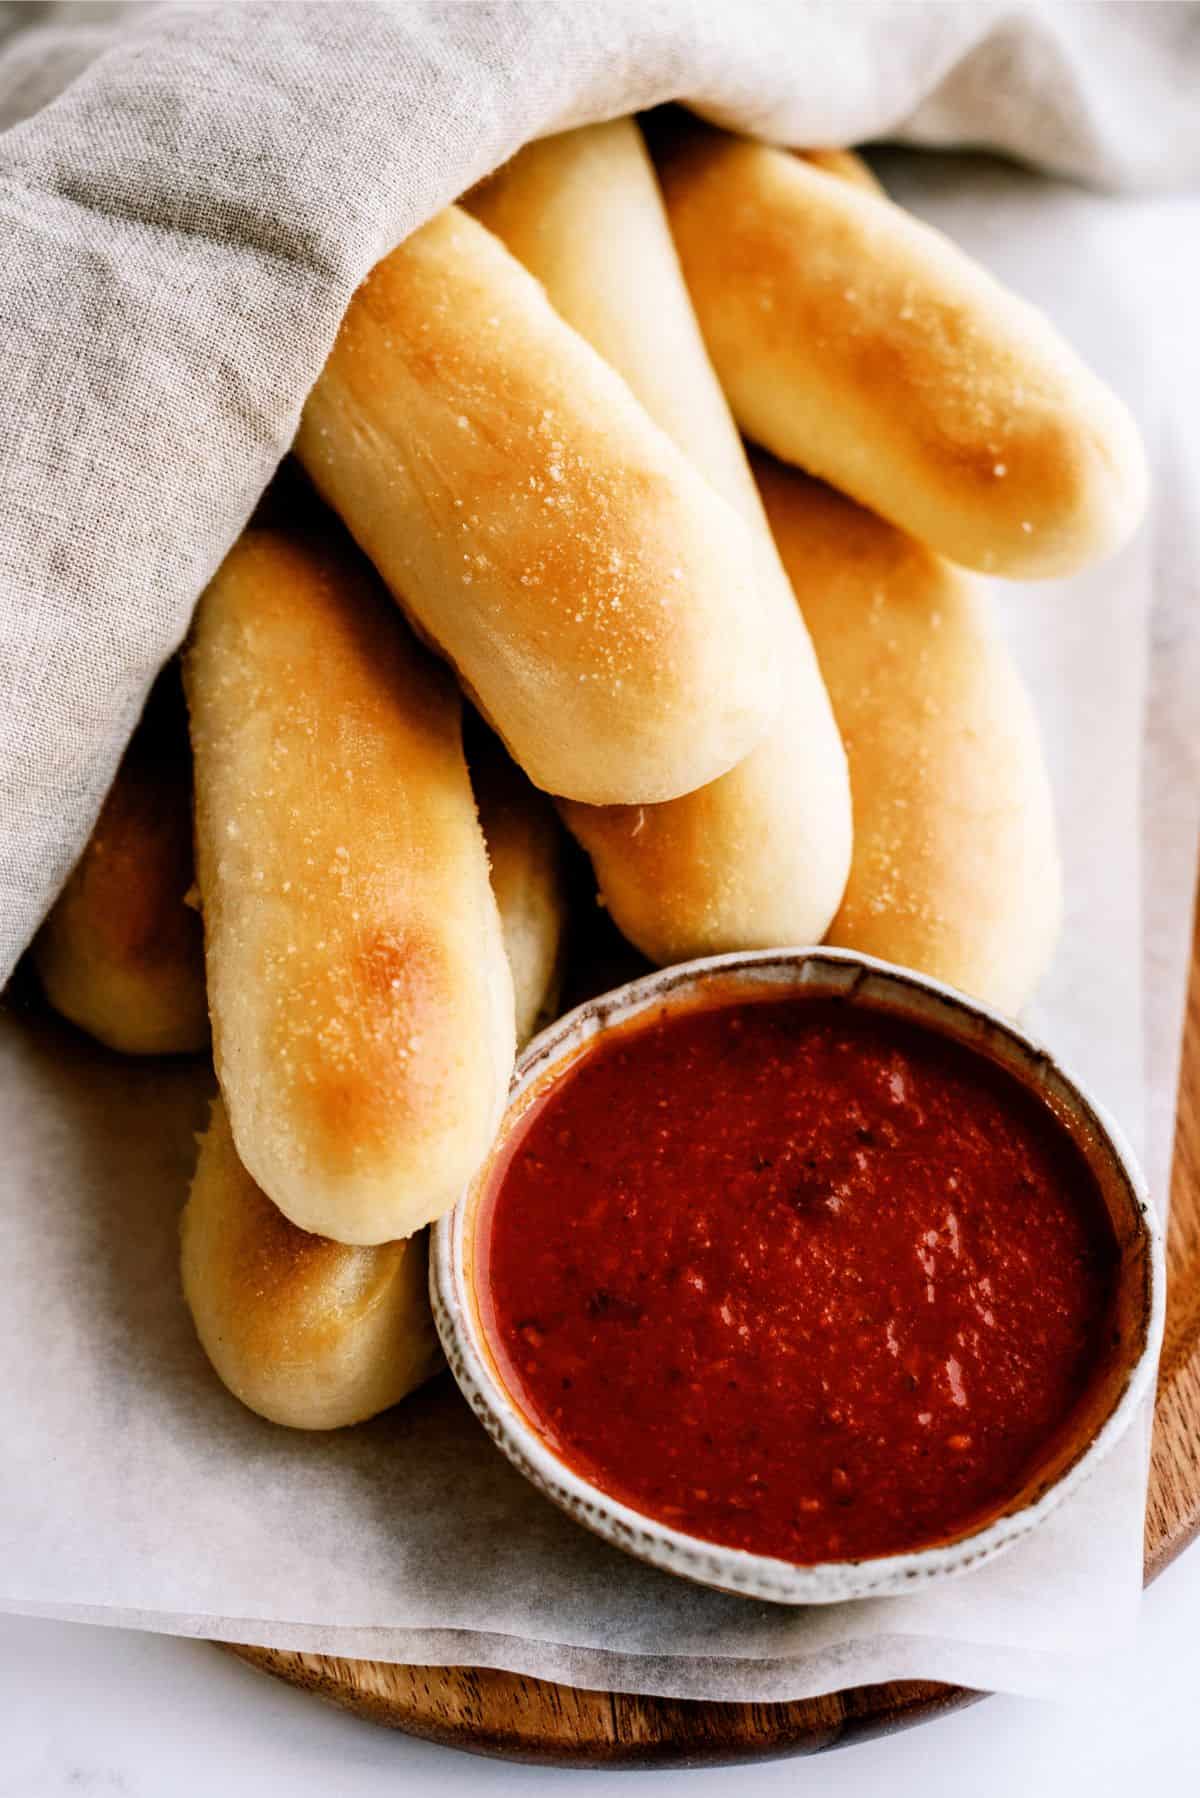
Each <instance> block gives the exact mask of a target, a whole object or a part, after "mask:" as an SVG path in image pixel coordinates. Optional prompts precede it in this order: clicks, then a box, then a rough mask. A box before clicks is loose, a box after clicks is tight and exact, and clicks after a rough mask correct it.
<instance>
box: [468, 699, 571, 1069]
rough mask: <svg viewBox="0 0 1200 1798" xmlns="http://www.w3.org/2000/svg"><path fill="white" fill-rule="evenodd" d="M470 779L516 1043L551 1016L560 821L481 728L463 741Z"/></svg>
mask: <svg viewBox="0 0 1200 1798" xmlns="http://www.w3.org/2000/svg"><path fill="white" fill-rule="evenodd" d="M468 761H469V764H470V769H471V785H472V787H473V788H474V790H475V801H476V804H477V805H478V807H479V822H480V824H481V825H482V826H483V839H484V842H485V843H486V844H487V852H488V860H489V861H490V862H491V869H492V891H493V893H494V894H495V895H496V905H497V908H498V909H499V912H500V928H501V930H502V932H503V935H504V953H505V955H506V956H507V957H508V965H509V968H510V969H511V971H512V980H513V996H514V999H515V1001H516V1021H517V1044H518V1047H519V1046H520V1045H521V1044H523V1043H525V1042H527V1041H528V1039H529V1038H530V1037H531V1036H533V1035H534V1033H535V1032H536V1031H537V1030H540V1029H541V1027H542V1025H543V1024H548V1023H549V1022H550V1019H551V1018H552V1017H553V1016H554V1011H555V1007H556V1005H557V1002H558V992H559V987H560V985H561V982H562V972H563V961H564V959H565V953H566V929H567V895H566V884H565V879H564V873H563V859H562V853H561V845H560V840H559V839H560V836H561V826H560V825H559V822H558V820H557V818H556V817H555V815H554V807H553V806H552V805H551V803H550V801H549V800H548V799H547V798H546V796H545V794H544V793H539V792H538V790H537V788H536V787H534V786H532V785H531V784H530V782H529V781H528V780H527V779H526V778H525V776H524V775H523V774H522V773H521V770H520V769H519V768H518V767H517V766H516V765H515V763H513V762H512V761H510V760H509V758H508V756H507V755H506V754H505V752H504V750H503V749H502V748H501V747H500V744H499V743H498V742H497V740H496V738H495V737H494V736H492V734H491V732H490V731H488V732H484V730H483V729H482V728H480V730H479V731H478V736H477V739H476V738H472V740H471V741H470V744H469V750H468Z"/></svg>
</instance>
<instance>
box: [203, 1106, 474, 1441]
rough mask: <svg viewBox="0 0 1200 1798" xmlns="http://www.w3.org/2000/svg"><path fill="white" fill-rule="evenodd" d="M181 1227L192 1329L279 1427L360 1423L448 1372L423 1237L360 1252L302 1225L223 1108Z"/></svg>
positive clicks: (220, 1368) (225, 1373)
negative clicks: (278, 1202)
mask: <svg viewBox="0 0 1200 1798" xmlns="http://www.w3.org/2000/svg"><path fill="white" fill-rule="evenodd" d="M180 1228H181V1257H180V1266H181V1270H182V1275H183V1290H184V1296H185V1297H186V1299H187V1302H188V1306H189V1308H190V1310H191V1313H192V1318H193V1320H194V1322H195V1325H196V1334H197V1335H198V1336H199V1338H200V1341H201V1343H202V1344H203V1346H204V1349H205V1352H206V1354H207V1355H208V1358H209V1360H210V1361H211V1362H212V1364H213V1367H214V1368H215V1369H216V1371H217V1373H218V1374H219V1375H220V1377H221V1379H222V1380H223V1381H224V1382H225V1384H226V1386H228V1388H229V1390H230V1391H231V1392H232V1393H233V1394H234V1395H235V1396H236V1397H237V1398H240V1399H241V1401H242V1403H243V1404H245V1405H249V1407H250V1409H251V1410H252V1411H257V1412H258V1413H259V1414H260V1416H262V1417H268V1418H270V1419H271V1421H272V1422H273V1423H283V1424H290V1425H291V1426H292V1428H293V1429H300V1430H332V1429H337V1428H339V1427H340V1426H341V1425H343V1424H350V1423H359V1422H361V1421H362V1419H363V1418H366V1417H373V1416H374V1415H375V1413H376V1412H377V1411H385V1410H386V1409H387V1408H388V1406H389V1405H394V1404H397V1403H398V1402H399V1400H400V1399H402V1398H404V1397H405V1395H406V1394H407V1393H409V1392H411V1391H412V1390H413V1388H414V1387H416V1386H419V1385H420V1384H421V1382H422V1381H423V1380H427V1379H428V1378H429V1377H430V1375H431V1374H434V1373H436V1372H437V1370H438V1369H439V1367H441V1365H442V1356H441V1350H440V1348H439V1346H438V1339H437V1332H436V1330H435V1329H434V1325H433V1317H432V1315H431V1313H430V1309H429V1290H428V1274H427V1263H426V1233H425V1232H424V1231H421V1232H419V1234H417V1235H416V1236H410V1237H409V1238H408V1239H407V1241H402V1242H388V1243H384V1244H382V1245H381V1246H380V1247H377V1248H353V1247H349V1246H348V1245H346V1244H344V1243H340V1242H330V1241H329V1240H328V1239H327V1238H326V1237H324V1236H310V1235H308V1234H306V1232H305V1231H303V1230H298V1229H297V1228H296V1226H295V1224H292V1223H289V1222H288V1220H287V1218H286V1217H284V1215H283V1213H282V1212H281V1211H280V1210H279V1209H278V1208H277V1207H276V1206H275V1205H273V1204H272V1203H271V1201H270V1199H268V1197H267V1196H266V1194H265V1193H264V1192H263V1191H262V1189H261V1188H260V1187H258V1186H256V1185H255V1183H254V1181H253V1180H252V1179H251V1178H250V1175H249V1174H248V1173H247V1172H246V1170H245V1168H244V1167H243V1166H242V1164H241V1162H240V1161H239V1160H238V1155H237V1150H236V1149H235V1147H234V1143H233V1135H232V1132H231V1131H230V1128H229V1119H228V1117H227V1115H226V1112H225V1107H224V1106H223V1105H222V1103H221V1101H220V1099H218V1100H217V1101H216V1102H215V1104H214V1106H213V1113H212V1119H211V1121H210V1123H209V1127H208V1129H207V1131H206V1132H205V1134H204V1136H203V1137H202V1138H201V1142H200V1159H199V1162H198V1163H197V1166H196V1173H195V1177H194V1179H193V1181H192V1190H191V1194H190V1196H189V1198H188V1202H187V1205H186V1206H185V1208H184V1212H183V1217H182V1219H181V1224H180Z"/></svg>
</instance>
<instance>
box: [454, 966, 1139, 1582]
mask: <svg viewBox="0 0 1200 1798" xmlns="http://www.w3.org/2000/svg"><path fill="white" fill-rule="evenodd" d="M480 1229H481V1232H482V1234H481V1237H480V1239H479V1242H480V1250H481V1255H482V1260H481V1263H480V1265H482V1266H483V1267H484V1268H485V1269H486V1279H485V1281H484V1282H481V1287H482V1290H481V1304H482V1311H483V1323H484V1328H485V1332H486V1334H487V1336H488V1339H489V1342H490V1344H491V1346H492V1351H493V1353H494V1355H495V1356H496V1359H497V1363H498V1366H499V1369H500V1373H501V1376H502V1378H503V1380H504V1382H505V1384H506V1385H507V1387H508V1389H509V1391H510V1392H511V1393H512V1395H513V1397H514V1398H515V1399H516V1401H517V1402H518V1404H519V1405H520V1407H521V1408H522V1410H523V1411H524V1412H525V1414H526V1416H527V1418H528V1419H529V1421H530V1423H531V1424H532V1425H533V1427H534V1428H535V1429H536V1431H537V1432H538V1433H539V1434H540V1435H541V1436H542V1438H543V1439H544V1440H545V1441H546V1442H547V1443H548V1444H549V1445H550V1446H551V1447H552V1448H553V1449H554V1451H555V1452H556V1453H557V1454H558V1455H559V1456H560V1457H561V1458H562V1459H563V1460H564V1461H566V1462H567V1464H568V1465H570V1466H572V1467H574V1468H575V1469H576V1470H577V1471H578V1472H579V1473H581V1474H583V1475H584V1476H585V1477H586V1478H588V1479H589V1480H591V1481H592V1482H593V1483H594V1484H596V1485H597V1486H599V1487H601V1488H602V1489H603V1490H604V1491H606V1492H608V1493H609V1494H610V1495H611V1496H613V1497H614V1498H617V1499H619V1500H622V1501H623V1502H624V1503H626V1504H628V1505H631V1506H632V1507H633V1508H634V1509H636V1510H639V1511H641V1512H643V1513H646V1514H648V1515H650V1516H652V1517H656V1518H658V1519H660V1520H662V1521H663V1522H666V1523H670V1524H672V1525H674V1526H675V1527H676V1528H678V1529H682V1530H686V1531H688V1532H690V1533H692V1534H694V1535H697V1536H701V1537H704V1538H706V1539H707V1540H710V1541H713V1542H720V1543H725V1544H728V1545H730V1546H732V1547H735V1548H743V1549H749V1550H751V1551H753V1552H755V1553H760V1554H769V1555H775V1556H778V1557H780V1558H782V1559H785V1560H788V1561H792V1562H797V1563H811V1562H814V1561H821V1560H828V1559H834V1558H837V1559H860V1558H866V1557H870V1556H874V1555H882V1554H889V1553H897V1552H901V1551H903V1550H906V1549H913V1548H917V1547H922V1546H927V1545H929V1544H931V1543H934V1542H938V1541H944V1540H946V1539H948V1538H951V1537H953V1536H955V1535H957V1534H960V1533H962V1532H963V1531H965V1530H967V1529H969V1528H970V1527H972V1526H973V1525H975V1524H977V1523H978V1522H979V1521H981V1520H982V1519H983V1518H984V1517H985V1516H986V1515H988V1514H989V1513H990V1512H994V1511H995V1510H996V1509H998V1508H999V1507H1000V1506H1002V1504H1003V1502H1004V1501H1005V1499H1006V1498H1008V1497H1011V1496H1012V1495H1014V1494H1015V1493H1016V1492H1017V1491H1018V1490H1019V1489H1020V1487H1021V1485H1022V1482H1023V1479H1024V1477H1025V1476H1026V1475H1027V1474H1028V1473H1030V1472H1032V1471H1033V1468H1034V1465H1035V1462H1036V1460H1037V1457H1038V1451H1039V1449H1043V1448H1044V1446H1045V1445H1046V1443H1047V1439H1048V1438H1050V1437H1052V1436H1053V1435H1054V1434H1055V1433H1056V1432H1057V1431H1058V1430H1059V1429H1060V1428H1061V1427H1062V1426H1063V1425H1064V1423H1065V1422H1066V1420H1067V1419H1068V1417H1069V1415H1070V1413H1071V1411H1072V1409H1073V1407H1074V1406H1075V1404H1076V1403H1077V1401H1078V1400H1079V1398H1080V1397H1081V1395H1082V1393H1083V1390H1084V1388H1085V1387H1086V1385H1087V1382H1088V1376H1089V1373H1090V1372H1091V1371H1092V1369H1093V1368H1094V1366H1095V1364H1096V1361H1097V1359H1098V1356H1099V1354H1100V1352H1101V1350H1102V1349H1103V1347H1104V1346H1105V1344H1106V1343H1107V1341H1108V1340H1109V1339H1110V1337H1111V1332H1112V1329H1113V1300H1114V1292H1115V1278H1116V1269H1117V1246H1116V1241H1115V1238H1114V1234H1113V1230H1112V1226H1111V1224H1110V1222H1109V1219H1108V1216H1107V1213H1106V1212H1105V1210H1104V1208H1103V1203H1102V1200H1101V1197H1100V1194H1099V1192H1098V1190H1097V1187H1096V1185H1095V1181H1094V1179H1093V1176H1092V1174H1091V1173H1090V1170H1089V1169H1088V1168H1087V1166H1086V1164H1085V1162H1084V1160H1083V1158H1082V1155H1081V1154H1080V1152H1079V1150H1078V1149H1077V1148H1076V1146H1075V1145H1074V1144H1073V1143H1072V1142H1071V1140H1070V1139H1069V1137H1068V1136H1067V1134H1066V1132H1065V1130H1064V1129H1063V1127H1062V1126H1061V1125H1060V1124H1059V1123H1058V1122H1057V1121H1056V1119H1055V1118H1054V1116H1053V1115H1052V1113H1051V1112H1050V1111H1049V1109H1048V1108H1047V1107H1045V1106H1044V1105H1042V1104H1041V1103H1040V1102H1039V1101H1038V1100H1036V1099H1035V1098H1033V1097H1032V1096H1031V1095H1029V1094H1027V1093H1026V1092H1025V1091H1024V1090H1023V1089H1022V1088H1021V1087H1020V1086H1019V1085H1018V1084H1017V1083H1016V1081H1015V1080H1014V1079H1013V1078H1012V1077H1011V1076H1010V1075H1008V1074H1007V1073H1005V1072H1004V1071H1003V1070H1002V1069H1001V1068H998V1067H996V1066H995V1065H994V1064H992V1063H991V1062H990V1061H988V1060H987V1059H986V1058H985V1057H983V1056H982V1055H978V1054H976V1053H974V1052H973V1051H971V1050H968V1049H966V1048H965V1047H962V1046H960V1045H958V1044H955V1043H950V1042H946V1041H944V1040H943V1039H941V1038H939V1037H938V1036H937V1035H935V1034H934V1033H933V1032H931V1031H926V1030H923V1029H921V1028H920V1027H919V1026H916V1025H913V1024H910V1023H908V1022H906V1021H902V1020H893V1019H891V1018H888V1017H885V1016H883V1015H880V1014H876V1013H870V1012H867V1011H865V1010H863V1009H859V1008H856V1007H852V1006H849V1005H846V1004H845V1003H844V1002H838V1001H836V1000H824V999H804V998H801V999H795V998H791V999H784V1000H777V999H770V1000H765V1001H751V1002H742V1001H739V1002H736V1003H730V1004H726V1005H723V1006H722V1005H718V1006H716V1007H711V1008H706V1009H703V1010H694V1011H691V1012H685V1013H682V1014H676V1015H674V1016H672V1017H667V1016H665V1015H661V1016H659V1015H656V1016H655V1017H654V1018H653V1019H652V1021H650V1022H648V1023H647V1022H646V1021H645V1020H639V1021H638V1023H637V1024H635V1025H633V1026H630V1027H628V1028H627V1029H625V1030H623V1031H621V1032H618V1033H616V1034H615V1035H614V1036H613V1037H612V1038H611V1039H610V1040H607V1041H605V1042H603V1043H602V1044H601V1045H600V1046H599V1047H598V1048H597V1049H595V1050H593V1051H592V1052H591V1053H590V1054H588V1055H586V1056H585V1057H584V1058H583V1059H582V1060H581V1061H580V1062H579V1063H577V1064H576V1066H575V1067H574V1068H573V1069H569V1070H568V1071H567V1072H566V1073H565V1074H564V1075H563V1076H562V1077H561V1078H560V1079H559V1080H558V1081H556V1082H555V1083H553V1085H552V1086H551V1087H550V1089H549V1090H548V1092H547V1093H546V1094H545V1095H544V1096H543V1097H542V1098H541V1099H539V1100H537V1101H535V1103H534V1104H533V1106H532V1107H531V1109H530V1111H529V1113H528V1114H527V1116H526V1117H525V1118H524V1119H523V1120H522V1122H521V1123H520V1124H519V1125H518V1126H517V1127H516V1129H515V1131H514V1133H513V1138H512V1140H511V1141H510V1143H509V1145H508V1146H507V1151H506V1154H505V1156H504V1158H503V1160H502V1163H501V1164H500V1165H499V1166H498V1168H497V1170H496V1172H495V1174H494V1175H493V1178H492V1182H491V1185H490V1187H489V1191H488V1193H487V1194H486V1195H485V1199H484V1206H483V1210H482V1212H481V1214H480Z"/></svg>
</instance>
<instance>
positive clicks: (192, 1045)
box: [32, 666, 208, 1055]
mask: <svg viewBox="0 0 1200 1798" xmlns="http://www.w3.org/2000/svg"><path fill="white" fill-rule="evenodd" d="M191 884H192V780H191V759H190V756H189V753H188V745H187V724H186V721H185V718H184V710H183V700H182V697H181V695H180V692H179V672H178V669H177V668H175V667H174V666H172V667H170V668H168V669H167V670H166V671H165V672H164V673H163V674H162V675H160V677H159V679H158V682H157V684H156V685H155V686H154V688H153V689H152V691H151V694H150V697H149V699H148V700H147V702H146V709H145V712H144V713H143V714H142V719H141V722H140V723H139V725H138V727H137V730H136V731H135V732H134V734H133V737H132V740H131V741H130V744H129V747H128V749H127V750H126V751H125V755H124V757H123V759H122V762H121V765H120V767H119V768H118V770H117V775H116V779H115V780H114V781H113V784H112V786H111V788H110V789H109V793H108V797H107V798H106V799H105V801H104V804H103V806H102V808H101V811H100V816H99V818H98V819H97V820H96V828H95V829H94V830H93V832H92V835H91V840H90V841H89V843H88V845H87V847H86V848H85V850H84V852H83V854H82V855H81V856H80V858H79V861H78V862H77V863H76V865H75V869H74V872H73V873H72V875H71V877H70V879H69V880H68V881H67V884H66V886H65V887H64V888H63V890H62V893H61V894H60V896H59V898H58V901H57V903H56V904H55V907H54V909H53V911H52V912H51V913H50V915H49V917H48V918H47V919H46V922H45V923H44V924H43V925H42V928H41V930H40V932H39V933H38V937H37V940H36V941H35V943H34V945H33V952H32V953H33V962H34V966H35V967H36V968H37V972H38V976H39V978H40V980H41V983H42V987H43V989H44V990H45V994H46V997H47V999H48V1000H49V1001H50V1003H51V1005H52V1006H53V1007H54V1009H55V1011H57V1012H60V1013H61V1014H62V1016H63V1017H64V1018H69V1019H70V1020H71V1022H72V1023H73V1024H78V1025H79V1026H80V1028H81V1029H83V1030H86V1031H87V1032H88V1033H89V1035H91V1036H94V1037H96V1038H97V1040H98V1041H100V1042H102V1043H106V1044H107V1045H108V1047H109V1048H111V1049H120V1050H122V1051H123V1052H124V1053H125V1054H126V1055H176V1054H182V1053H187V1052H190V1051H193V1050H196V1049H203V1048H204V1047H205V1046H206V1045H207V1043H208V1000H207V998H206V996H205V991H204V942H203V935H202V932H201V928H200V920H199V918H198V917H197V915H196V913H195V911H193V910H192V909H191V908H190V907H189V906H188V905H187V904H185V895H186V893H187V892H188V889H189V888H190V886H191Z"/></svg>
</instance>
